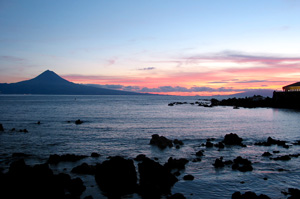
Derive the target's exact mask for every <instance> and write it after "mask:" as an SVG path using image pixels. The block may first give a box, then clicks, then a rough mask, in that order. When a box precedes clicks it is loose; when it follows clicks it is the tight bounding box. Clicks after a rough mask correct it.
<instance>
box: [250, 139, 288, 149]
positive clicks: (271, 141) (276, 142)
mask: <svg viewBox="0 0 300 199" xmlns="http://www.w3.org/2000/svg"><path fill="white" fill-rule="evenodd" d="M254 145H258V146H271V145H278V146H282V147H284V148H289V146H288V145H286V141H282V140H276V139H273V138H271V137H268V139H267V141H266V142H257V143H255V144H254Z"/></svg>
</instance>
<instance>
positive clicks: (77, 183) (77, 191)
mask: <svg viewBox="0 0 300 199" xmlns="http://www.w3.org/2000/svg"><path fill="white" fill-rule="evenodd" d="M85 189H86V187H85V186H84V185H83V181H82V180H81V179H80V178H75V179H72V180H71V182H70V184H69V186H68V190H69V192H70V193H71V195H73V196H80V195H81V194H82V192H83V191H85Z"/></svg>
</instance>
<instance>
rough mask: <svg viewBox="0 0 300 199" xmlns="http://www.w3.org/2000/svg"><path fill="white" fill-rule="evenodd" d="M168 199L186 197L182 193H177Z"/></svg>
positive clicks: (182, 198)
mask: <svg viewBox="0 0 300 199" xmlns="http://www.w3.org/2000/svg"><path fill="white" fill-rule="evenodd" d="M168 199H186V197H184V195H183V194H182V193H175V194H173V195H171V196H170V197H168Z"/></svg>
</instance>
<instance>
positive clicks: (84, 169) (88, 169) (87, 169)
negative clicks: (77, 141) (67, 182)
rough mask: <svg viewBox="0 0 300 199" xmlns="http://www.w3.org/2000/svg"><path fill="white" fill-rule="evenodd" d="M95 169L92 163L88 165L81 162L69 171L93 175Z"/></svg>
mask: <svg viewBox="0 0 300 199" xmlns="http://www.w3.org/2000/svg"><path fill="white" fill-rule="evenodd" d="M95 171H96V167H95V166H92V165H88V164H87V163H82V164H81V165H79V166H77V167H74V168H73V169H72V170H71V172H72V173H77V174H89V175H94V174H95Z"/></svg>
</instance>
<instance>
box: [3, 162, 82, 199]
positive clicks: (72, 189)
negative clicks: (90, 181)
mask: <svg viewBox="0 0 300 199" xmlns="http://www.w3.org/2000/svg"><path fill="white" fill-rule="evenodd" d="M0 185H1V189H2V193H1V194H2V196H6V197H7V198H31V199H40V198H45V199H53V198H57V199H64V198H79V196H80V195H81V194H82V192H83V191H84V190H85V189H86V187H85V186H84V185H83V182H82V180H81V179H80V178H75V179H71V177H70V176H69V175H68V174H58V175H54V174H53V172H52V170H51V169H50V168H49V166H48V164H38V165H35V166H33V167H31V166H28V165H26V164H25V162H24V160H23V159H21V160H18V161H15V162H13V163H11V165H10V167H9V171H8V172H7V173H5V174H2V176H1V178H0Z"/></svg>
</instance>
